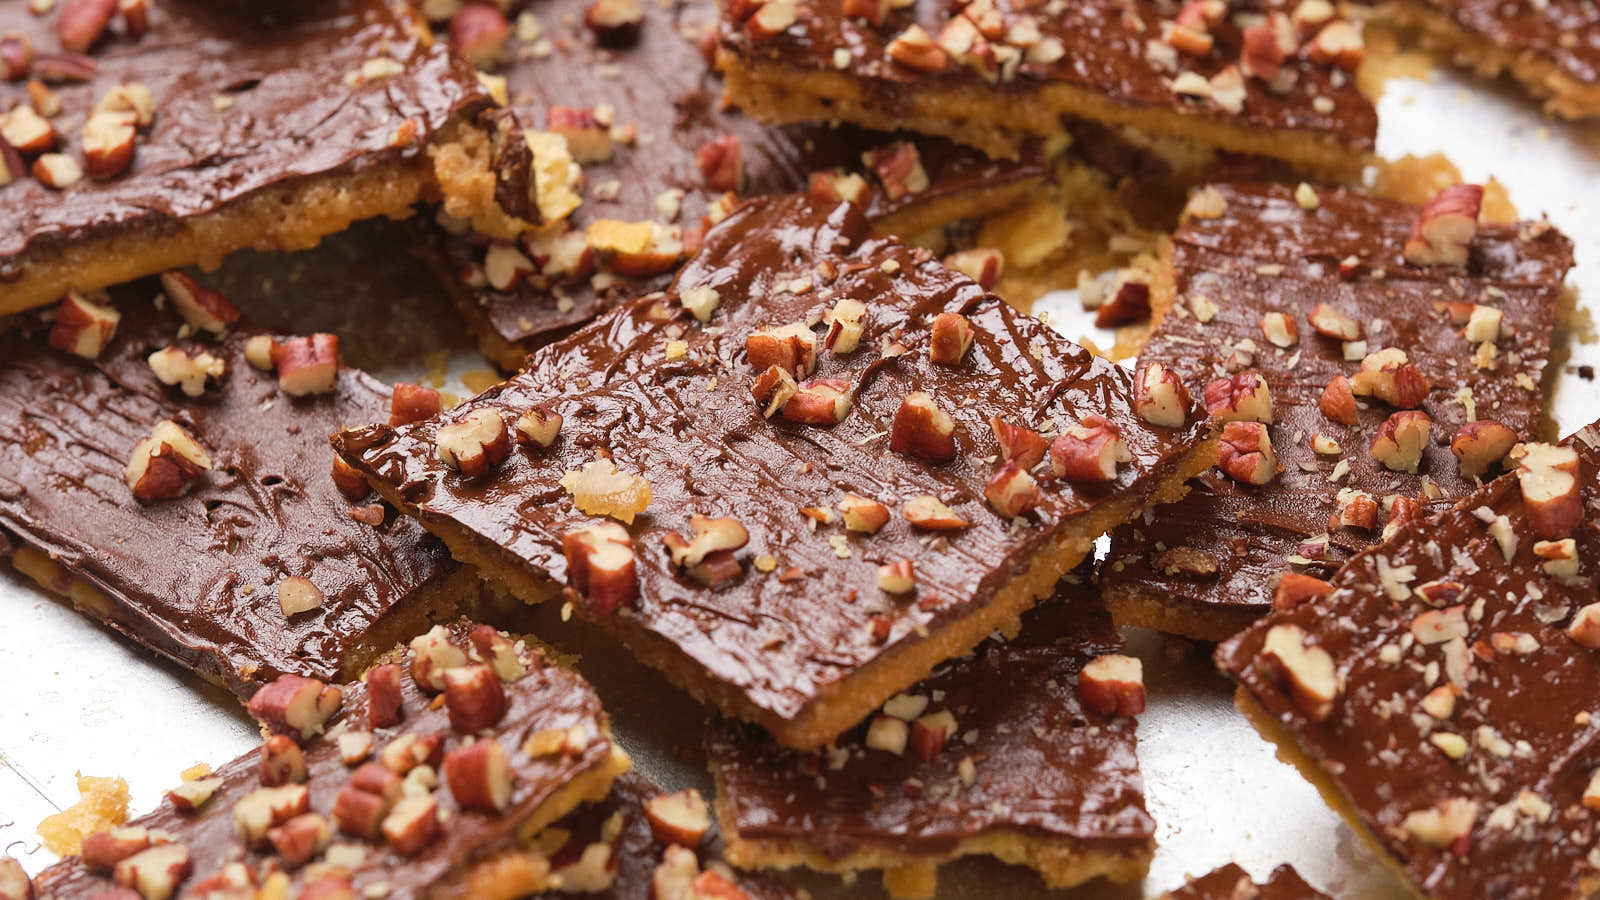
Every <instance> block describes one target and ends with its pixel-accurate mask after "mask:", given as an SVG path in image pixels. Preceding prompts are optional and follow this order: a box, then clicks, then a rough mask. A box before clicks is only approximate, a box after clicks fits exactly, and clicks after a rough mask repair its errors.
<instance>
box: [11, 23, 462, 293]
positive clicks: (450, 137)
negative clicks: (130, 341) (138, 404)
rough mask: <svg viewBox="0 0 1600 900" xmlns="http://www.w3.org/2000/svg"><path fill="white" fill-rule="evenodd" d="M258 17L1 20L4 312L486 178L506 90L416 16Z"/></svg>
mask: <svg viewBox="0 0 1600 900" xmlns="http://www.w3.org/2000/svg"><path fill="white" fill-rule="evenodd" d="M251 6H252V5H251V4H244V3H236V4H218V3H209V2H205V0H169V2H160V3H157V2H154V0H124V2H121V3H117V2H114V0H61V2H58V3H47V4H39V3H5V4H3V5H0V74H3V75H4V76H5V77H0V109H6V110H8V111H7V112H5V113H4V114H3V115H0V207H3V208H4V209H5V210H6V216H5V221H4V223H0V315H4V314H7V313H12V312H16V311H17V310H20V309H25V308H27V307H30V306H38V305H41V304H45V303H49V302H52V301H55V300H59V299H60V298H61V297H62V295H63V294H64V293H66V291H67V290H68V289H69V288H76V289H80V290H87V289H96V288H102V287H106V286H108V285H112V284H118V283H122V282H125V281H129V280H132V279H134V278H138V277H141V276H144V275H150V274H154V273H156V272H160V271H162V270H164V269H169V268H174V267H177V266H182V265H187V264H190V263H200V264H204V265H215V264H216V263H217V262H218V261H219V260H220V259H221V258H222V257H223V256H224V255H225V254H227V253H229V252H232V251H234V250H237V249H240V248H242V247H261V248H264V249H265V248H275V249H285V250H289V249H300V248H305V247H309V246H312V245H314V244H315V243H316V242H317V241H318V239H320V238H321V237H323V236H324V235H327V234H330V233H332V232H335V231H339V230H342V229H343V228H345V227H346V226H348V225H349V224H350V223H351V222H352V221H355V220H357V219H363V218H369V217H372V216H379V215H390V216H404V215H409V214H410V208H411V205H412V204H413V203H416V202H417V201H418V200H419V199H421V198H422V197H424V196H428V195H433V194H436V193H437V189H438V188H439V187H440V186H442V187H443V188H444V189H445V190H446V192H454V191H455V190H457V188H458V186H457V185H455V184H454V182H455V181H464V182H471V181H473V180H474V179H476V180H482V179H484V178H486V177H487V175H488V172H487V160H486V158H485V154H484V152H483V150H482V144H483V143H484V138H483V135H482V134H481V133H480V132H478V131H476V130H475V126H474V125H473V124H472V122H471V119H472V118H473V117H474V116H475V115H476V114H477V113H478V112H479V111H480V110H481V109H483V108H485V107H487V106H488V105H489V103H490V101H489V98H488V95H487V94H486V93H485V92H484V91H483V89H482V88H480V86H479V85H478V82H477V78H476V75H475V74H474V73H473V71H472V69H471V68H470V67H469V66H467V65H466V64H464V63H462V62H461V61H460V60H458V59H456V58H454V57H452V56H451V54H450V53H449V52H448V50H447V49H446V48H445V46H444V45H443V44H440V43H435V42H434V41H433V40H432V38H431V36H430V35H429V34H428V33H427V30H426V28H425V27H423V26H420V25H419V23H418V22H417V21H416V20H415V18H414V16H413V15H412V14H411V13H410V12H409V11H408V10H407V9H406V7H405V6H404V5H403V4H399V3H395V2H391V0H337V2H333V3H315V4H291V5H289V6H287V7H286V6H284V5H283V4H254V6H260V7H267V8H268V9H267V11H265V12H258V11H255V10H252V9H251V8H250V7H251ZM436 155H437V156H438V165H437V166H436V165H435V162H434V157H435V156H436ZM436 168H437V169H438V172H437V174H436V172H435V169H436ZM475 169H476V170H477V171H475ZM469 187H471V185H465V186H460V187H459V189H460V190H461V192H462V193H463V194H464V195H465V194H467V193H469V190H468V189H469ZM464 209H470V206H468V207H465V208H464Z"/></svg>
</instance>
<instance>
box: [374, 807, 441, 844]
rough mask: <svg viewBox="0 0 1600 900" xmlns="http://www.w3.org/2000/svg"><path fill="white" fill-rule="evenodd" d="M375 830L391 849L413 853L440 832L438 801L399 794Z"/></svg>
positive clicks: (430, 841) (431, 840)
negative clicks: (399, 797) (399, 798)
mask: <svg viewBox="0 0 1600 900" xmlns="http://www.w3.org/2000/svg"><path fill="white" fill-rule="evenodd" d="M378 830H379V831H381V832H382V833H383V839H384V841H385V842H387V843H388V845H389V848H390V849H392V850H393V851H394V852H396V853H398V854H400V855H401V856H415V855H416V854H418V853H421V852H422V849H423V848H424V847H426V846H428V845H429V844H430V843H432V842H433V839H434V837H435V836H437V835H438V833H439V801H437V800H435V799H433V798H432V797H430V796H426V795H423V796H417V797H405V798H402V799H401V800H400V802H398V803H396V804H395V805H394V809H392V810H390V811H389V814H388V815H387V816H384V818H383V823H382V824H381V825H379V826H378Z"/></svg>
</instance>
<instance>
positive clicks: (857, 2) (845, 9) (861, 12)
mask: <svg viewBox="0 0 1600 900" xmlns="http://www.w3.org/2000/svg"><path fill="white" fill-rule="evenodd" d="M889 8H890V3H889V0H844V4H843V6H842V7H841V9H840V12H841V13H843V14H844V15H845V16H848V17H850V18H854V19H861V20H862V21H864V22H866V23H867V24H869V25H871V26H873V27H874V28H876V27H877V26H879V25H882V24H883V21H884V19H886V18H888V16H889Z"/></svg>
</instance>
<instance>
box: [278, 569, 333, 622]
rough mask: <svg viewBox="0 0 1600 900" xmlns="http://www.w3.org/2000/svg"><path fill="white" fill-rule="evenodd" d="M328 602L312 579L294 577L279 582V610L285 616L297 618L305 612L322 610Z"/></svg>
mask: <svg viewBox="0 0 1600 900" xmlns="http://www.w3.org/2000/svg"><path fill="white" fill-rule="evenodd" d="M326 600H327V598H326V597H324V596H323V594H322V589H321V588H319V587H317V586H316V585H315V584H313V583H312V582H311V579H309V578H305V577H303V576H300V575H294V576H291V577H289V578H285V579H283V580H282V581H280V582H278V609H280V610H282V611H283V614H284V615H285V616H297V615H299V614H300V613H303V612H310V611H312V610H314V609H321V608H322V604H323V603H324V602H325V601H326Z"/></svg>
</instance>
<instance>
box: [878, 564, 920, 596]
mask: <svg viewBox="0 0 1600 900" xmlns="http://www.w3.org/2000/svg"><path fill="white" fill-rule="evenodd" d="M916 587H917V575H916V571H915V570H914V569H913V567H912V565H911V560H909V559H904V558H902V559H897V560H895V561H893V562H888V563H884V564H883V565H881V566H879V567H878V590H880V591H883V592H884V593H885V594H909V593H910V592H911V591H913V590H915V589H916Z"/></svg>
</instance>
